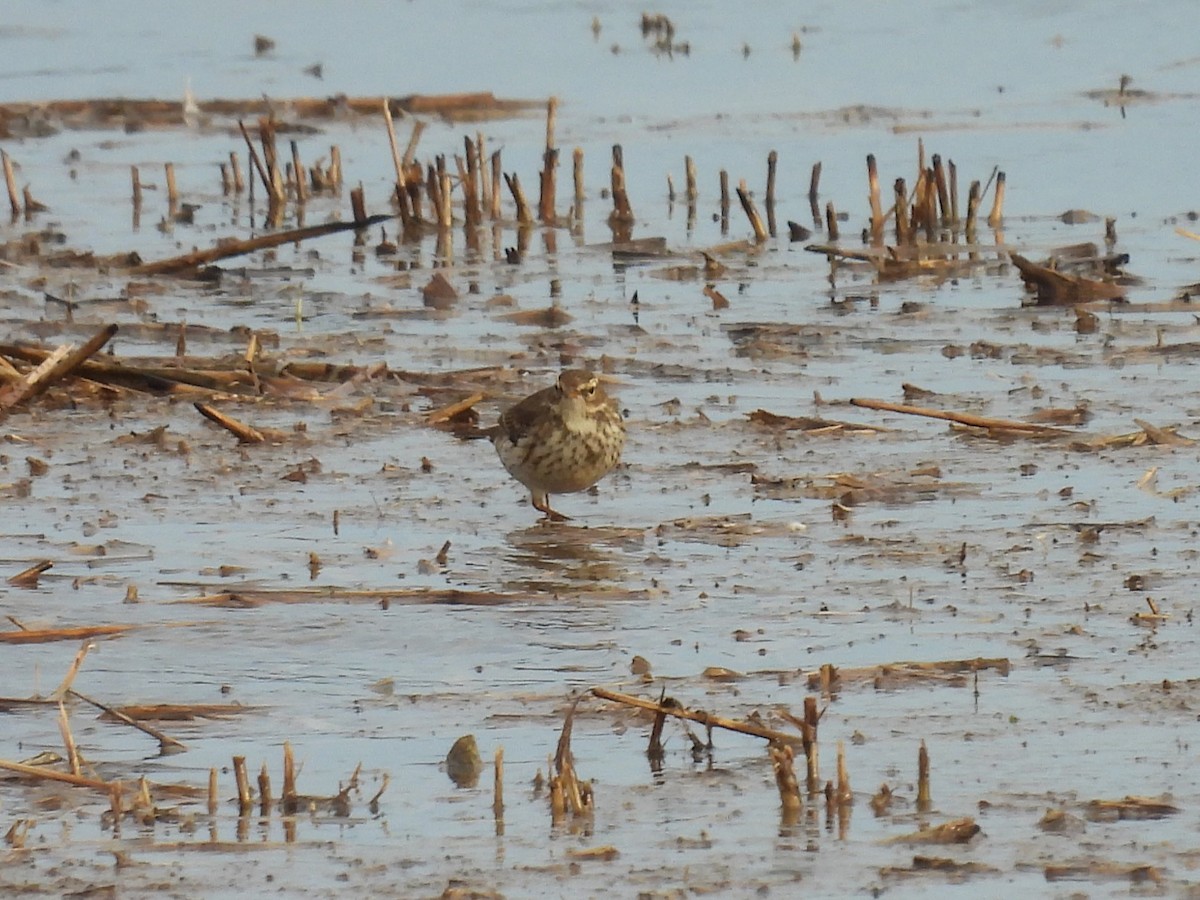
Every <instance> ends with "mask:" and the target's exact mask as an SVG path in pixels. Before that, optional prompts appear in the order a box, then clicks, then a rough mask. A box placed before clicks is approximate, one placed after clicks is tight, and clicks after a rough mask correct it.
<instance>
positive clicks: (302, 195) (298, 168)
mask: <svg viewBox="0 0 1200 900" xmlns="http://www.w3.org/2000/svg"><path fill="white" fill-rule="evenodd" d="M292 171H293V172H294V173H295V176H294V177H295V179H296V202H297V203H301V204H303V203H304V201H305V200H307V199H308V184H307V183H306V181H305V178H304V166H303V165H301V163H300V145H299V144H298V143H296V142H295V141H292Z"/></svg>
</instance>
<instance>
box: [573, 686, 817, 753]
mask: <svg viewBox="0 0 1200 900" xmlns="http://www.w3.org/2000/svg"><path fill="white" fill-rule="evenodd" d="M591 693H592V695H593V696H596V697H599V698H600V699H601V700H611V701H613V702H614V703H621V704H624V705H626V706H636V707H637V708H638V709H645V710H649V711H650V712H653V713H658V712H662V713H664V714H665V715H668V716H675V717H676V718H679V719H689V720H690V721H692V722H699V723H700V724H702V725H704V726H705V727H706V728H723V729H725V730H726V731H736V732H739V733H741V734H749V735H753V736H754V737H760V738H765V739H766V740H768V741H776V742H778V743H780V744H791V745H793V746H794V745H798V744H803V739H802V738H801V737H800V736H798V735H795V734H787V733H786V732H783V731H777V730H776V729H774V728H767V727H766V726H764V725H759V724H757V723H755V722H743V721H738V720H736V719H727V718H725V717H723V716H714V715H712V714H711V713H707V712H704V711H703V710H691V709H687V708H685V707H683V706H678V705H674V704H671V705H668V704H667V703H666V702H665V701H664V702H663V703H657V702H655V701H654V700H644V699H642V698H641V697H634V696H633V695H631V694H620V693H617V692H616V691H610V690H608V689H607V688H602V687H594V688H592V689H591Z"/></svg>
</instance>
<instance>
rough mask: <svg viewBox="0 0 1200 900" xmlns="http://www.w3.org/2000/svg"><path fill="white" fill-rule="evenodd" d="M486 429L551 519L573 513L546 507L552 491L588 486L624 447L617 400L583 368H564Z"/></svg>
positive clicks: (536, 505) (503, 460)
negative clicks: (540, 388) (546, 384)
mask: <svg viewBox="0 0 1200 900" xmlns="http://www.w3.org/2000/svg"><path fill="white" fill-rule="evenodd" d="M484 433H485V435H486V436H487V437H489V438H490V439H491V441H492V444H493V446H494V447H495V448H496V454H497V455H498V456H499V457H500V462H501V463H502V464H503V465H504V468H505V469H507V470H508V473H509V474H510V475H512V477H513V478H515V479H516V480H517V481H519V482H520V483H521V484H523V485H525V487H527V488H529V494H530V502H531V503H532V504H533V508H534V509H536V510H538V512H540V513H542V514H543V515H544V517H545V519H546V520H548V521H551V522H565V521H569V520H570V518H571V517H570V516H566V515H563V514H562V513H560V512H558V511H557V510H555V509H553V508H552V507H551V506H550V495H551V494H570V493H574V492H576V491H586V490H587V489H588V488H590V487H591V486H592V485H594V484H595V483H596V482H598V481H599V480H600V479H601V478H603V477H604V476H605V475H607V474H608V473H609V472H611V471H612V470H613V468H614V467H616V465H617V462H618V461H619V460H620V459H621V451H622V450H623V449H624V448H625V421H624V419H622V417H621V412H620V410H619V409H618V408H617V404H616V402H615V401H614V400H613V399H612V398H611V397H609V396H608V395H607V394H606V393H605V392H604V388H603V387H601V385H600V380H599V379H598V378H597V377H596V376H595V375H593V374H592V373H591V372H587V371H584V370H582V369H566V370H564V371H563V372H562V373H561V374H560V375H559V376H558V380H557V381H556V382H555V383H554V384H553V385H552V386H550V387H548V388H543V389H542V390H540V391H537V392H536V393H533V394H530V395H529V396H528V397H526V398H525V399H524V400H521V401H520V402H519V403H516V404H514V405H513V406H510V407H509V408H508V409H506V410H504V412H502V413H501V414H500V419H499V421H498V422H497V423H496V424H495V425H494V426H492V427H491V428H488V429H484Z"/></svg>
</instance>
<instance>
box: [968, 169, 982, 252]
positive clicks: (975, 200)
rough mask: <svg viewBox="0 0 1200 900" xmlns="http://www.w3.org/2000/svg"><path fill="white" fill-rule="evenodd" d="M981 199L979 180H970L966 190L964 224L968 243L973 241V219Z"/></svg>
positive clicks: (976, 214)
mask: <svg viewBox="0 0 1200 900" xmlns="http://www.w3.org/2000/svg"><path fill="white" fill-rule="evenodd" d="M981 199H982V194H981V192H980V187H979V182H978V181H972V182H971V188H970V190H969V191H968V192H967V224H966V232H967V241H968V243H972V244H973V243H975V238H974V237H973V236H972V235H974V233H975V220H976V218H977V217H978V215H979V203H980V200H981Z"/></svg>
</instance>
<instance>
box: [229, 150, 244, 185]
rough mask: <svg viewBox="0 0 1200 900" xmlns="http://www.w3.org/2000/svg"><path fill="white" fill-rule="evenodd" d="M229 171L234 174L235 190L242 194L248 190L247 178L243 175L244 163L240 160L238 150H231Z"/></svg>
mask: <svg viewBox="0 0 1200 900" xmlns="http://www.w3.org/2000/svg"><path fill="white" fill-rule="evenodd" d="M229 172H230V174H231V175H232V176H233V192H234V193H235V194H242V193H245V191H246V179H245V178H244V177H243V176H242V164H241V162H240V161H239V160H238V155H237V151H236V150H230V151H229Z"/></svg>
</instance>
